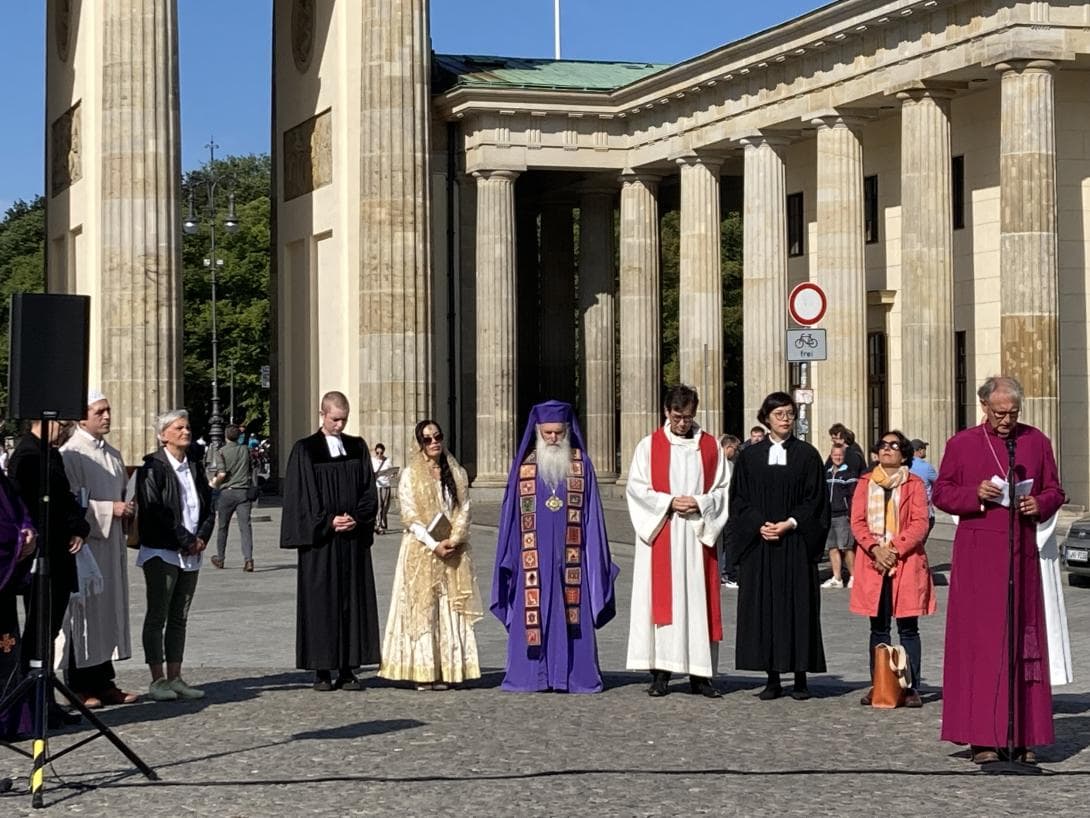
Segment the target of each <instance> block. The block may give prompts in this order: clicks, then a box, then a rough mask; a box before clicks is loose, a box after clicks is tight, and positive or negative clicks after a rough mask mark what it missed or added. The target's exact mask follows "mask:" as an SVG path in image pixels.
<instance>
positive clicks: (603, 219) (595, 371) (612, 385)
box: [579, 189, 617, 480]
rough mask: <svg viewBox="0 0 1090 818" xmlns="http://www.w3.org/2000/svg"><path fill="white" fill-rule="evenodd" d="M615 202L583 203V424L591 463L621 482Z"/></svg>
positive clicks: (589, 197)
mask: <svg viewBox="0 0 1090 818" xmlns="http://www.w3.org/2000/svg"><path fill="white" fill-rule="evenodd" d="M613 199H614V193H613V191H611V190H598V189H595V190H589V191H587V192H584V193H583V194H582V196H581V197H580V200H579V316H580V327H581V330H582V332H581V339H582V344H581V347H582V352H583V356H582V358H583V360H582V363H583V370H582V377H581V378H580V386H581V398H582V401H581V403H582V406H581V408H582V410H583V411H582V416H583V424H582V425H583V434H584V436H585V437H586V441H585V442H586V446H587V452H588V454H589V455H590V459H591V462H592V463H593V464H594V469H595V471H596V472H597V473H598V476H599V477H600V478H602V479H605V480H609V479H616V477H617V432H616V425H617V412H616V400H615V395H616V372H617V362H616V353H615V349H616V335H615V332H616V294H615V292H614V283H613V282H614V270H613Z"/></svg>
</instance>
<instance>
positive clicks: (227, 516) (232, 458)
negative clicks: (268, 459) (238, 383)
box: [212, 426, 257, 573]
mask: <svg viewBox="0 0 1090 818" xmlns="http://www.w3.org/2000/svg"><path fill="white" fill-rule="evenodd" d="M224 435H225V436H226V438H227V440H226V442H225V443H224V444H223V447H222V448H221V449H220V450H219V451H218V452H217V453H216V458H217V460H218V461H219V462H218V464H217V467H216V476H215V477H214V478H213V479H212V487H213V488H219V490H220V492H219V499H218V500H217V502H216V517H217V520H216V526H217V529H218V530H217V532H216V553H215V555H214V556H213V557H212V564H213V565H214V566H216V567H217V568H223V566H224V560H225V557H226V555H227V529H228V528H229V527H230V525H231V517H232V516H234V515H235V514H236V513H237V514H238V533H239V537H241V539H242V570H243V571H246V572H247V573H252V572H253V570H254V532H253V527H252V526H251V524H250V511H251V509H252V508H253V503H254V500H256V499H257V486H255V485H254V481H253V472H252V471H251V463H250V450H249V449H248V448H247V447H245V446H243V445H242V444H241V443H240V442H239V438H240V436H241V432H240V431H239V428H238V427H237V426H228V427H227V431H226V432H225V433H224Z"/></svg>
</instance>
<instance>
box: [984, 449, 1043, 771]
mask: <svg viewBox="0 0 1090 818" xmlns="http://www.w3.org/2000/svg"><path fill="white" fill-rule="evenodd" d="M1016 429H1017V427H1015V429H1011V433H1010V437H1008V438H1007V499H1008V500H1009V501H1010V502H1009V503H1008V504H1007V757H1006V758H1005V759H1000V760H999V761H992V762H989V763H988V764H984V765H982V766H981V768H980V769H981V772H984V773H990V774H992V775H1042V774H1043V772H1044V771H1043V770H1041V769H1040V768H1039V767H1036V766H1034V765H1032V764H1026V763H1025V762H1024V761H1018V760H1016V759H1015V757H1014V714H1015V707H1014V687H1015V678H1016V671H1017V662H1016V661H1015V658H1014V650H1015V639H1014V549H1015V542H1016V539H1015V538H1016V537H1017V536H1018V533H1017V532H1018V509H1017V507H1016V503H1017V502H1018V497H1017V495H1016V494H1015V492H1016V490H1017V485H1018V476H1017V475H1016V474H1015V471H1014V447H1015V440H1014V433H1015V430H1016Z"/></svg>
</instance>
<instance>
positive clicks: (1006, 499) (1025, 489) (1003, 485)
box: [992, 474, 1033, 508]
mask: <svg viewBox="0 0 1090 818" xmlns="http://www.w3.org/2000/svg"><path fill="white" fill-rule="evenodd" d="M992 485H993V486H995V487H996V488H998V489H999V490H1001V491H1002V492H1003V496H1002V497H999V498H998V499H996V500H992V502H993V503H998V504H999V505H1001V506H1003V508H1008V507H1009V506H1010V504H1011V498H1010V486H1009V485H1008V483H1007V479H1006V478H1005V477H1000V476H999V475H998V474H997V475H995V476H994V477H992ZM1032 489H1033V478H1032V477H1031V478H1030V479H1029V480H1019V481H1018V482H1017V483H1015V484H1014V496H1015V497H1029V493H1030V491H1031V490H1032Z"/></svg>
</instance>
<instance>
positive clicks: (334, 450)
mask: <svg viewBox="0 0 1090 818" xmlns="http://www.w3.org/2000/svg"><path fill="white" fill-rule="evenodd" d="M325 445H326V446H328V447H329V456H330V457H344V454H345V452H344V443H342V442H341V436H340V435H326V436H325Z"/></svg>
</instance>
